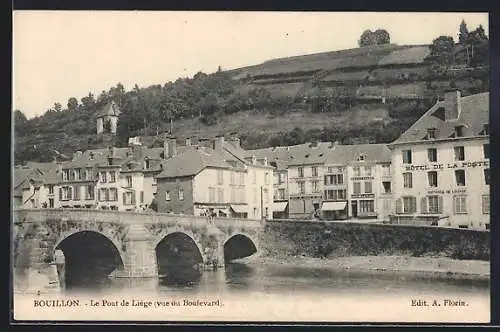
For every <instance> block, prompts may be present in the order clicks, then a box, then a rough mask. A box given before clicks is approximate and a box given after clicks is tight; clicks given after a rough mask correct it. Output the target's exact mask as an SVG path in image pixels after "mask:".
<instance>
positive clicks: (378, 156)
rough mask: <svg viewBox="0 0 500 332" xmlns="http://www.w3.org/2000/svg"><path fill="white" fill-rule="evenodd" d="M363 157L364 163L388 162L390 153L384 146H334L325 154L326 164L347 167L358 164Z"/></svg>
mask: <svg viewBox="0 0 500 332" xmlns="http://www.w3.org/2000/svg"><path fill="white" fill-rule="evenodd" d="M361 155H364V162H390V161H391V151H390V150H389V148H388V147H387V145H386V144H352V145H336V146H334V147H333V149H331V151H329V152H328V153H327V158H326V160H325V163H326V164H333V165H347V164H352V163H356V162H358V159H359V157H360V156H361Z"/></svg>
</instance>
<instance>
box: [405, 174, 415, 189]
mask: <svg viewBox="0 0 500 332" xmlns="http://www.w3.org/2000/svg"><path fill="white" fill-rule="evenodd" d="M403 187H404V188H412V187H413V174H412V173H403Z"/></svg>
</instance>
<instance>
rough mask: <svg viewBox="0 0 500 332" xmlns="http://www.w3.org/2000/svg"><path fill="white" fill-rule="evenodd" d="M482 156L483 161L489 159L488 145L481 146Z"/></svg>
mask: <svg viewBox="0 0 500 332" xmlns="http://www.w3.org/2000/svg"><path fill="white" fill-rule="evenodd" d="M483 155H484V159H490V145H489V144H483Z"/></svg>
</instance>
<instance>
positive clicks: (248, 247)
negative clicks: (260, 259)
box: [223, 232, 258, 264]
mask: <svg viewBox="0 0 500 332" xmlns="http://www.w3.org/2000/svg"><path fill="white" fill-rule="evenodd" d="M257 244H258V243H257V241H256V240H255V239H254V237H253V236H251V235H249V234H247V233H244V232H238V233H233V234H231V235H230V236H229V237H228V238H227V239H226V240H225V241H224V244H223V249H224V262H225V263H226V264H227V263H229V262H230V261H232V260H234V259H238V258H244V257H249V256H252V255H253V254H255V253H257V251H258V249H257V248H258V245H257Z"/></svg>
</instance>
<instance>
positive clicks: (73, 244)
mask: <svg viewBox="0 0 500 332" xmlns="http://www.w3.org/2000/svg"><path fill="white" fill-rule="evenodd" d="M56 249H60V250H62V252H63V253H64V256H65V266H64V276H63V280H61V281H62V282H64V284H65V286H66V287H67V288H73V287H76V288H78V287H85V286H90V287H92V288H93V287H95V286H96V285H99V284H102V283H105V282H106V281H107V280H108V276H109V275H110V274H111V273H113V272H114V271H117V270H123V269H124V262H125V260H124V257H125V256H124V253H123V251H122V249H121V244H120V243H118V241H117V240H116V239H114V238H112V237H110V236H109V235H107V234H105V233H103V232H100V231H97V230H94V229H83V230H72V231H67V232H63V233H62V234H61V235H60V236H59V238H58V240H57V241H56V243H55V244H54V246H53V248H52V251H51V253H50V255H51V257H52V258H54V254H55V250H56Z"/></svg>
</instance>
